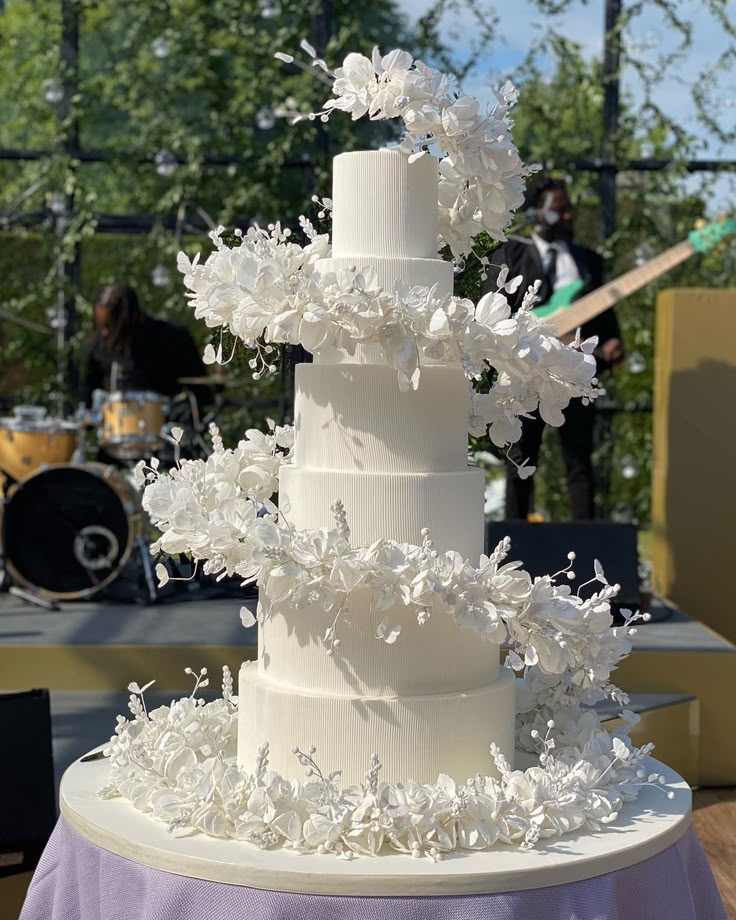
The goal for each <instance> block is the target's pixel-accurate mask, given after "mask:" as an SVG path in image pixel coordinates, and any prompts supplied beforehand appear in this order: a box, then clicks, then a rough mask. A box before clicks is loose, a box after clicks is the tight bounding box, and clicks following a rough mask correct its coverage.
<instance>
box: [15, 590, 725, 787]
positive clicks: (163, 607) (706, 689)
mask: <svg viewBox="0 0 736 920" xmlns="http://www.w3.org/2000/svg"><path fill="white" fill-rule="evenodd" d="M243 603H245V604H246V605H247V606H248V607H249V608H251V609H253V610H254V609H255V604H256V602H255V600H254V599H252V598H251V599H248V600H245V601H243V600H241V599H240V598H238V597H233V596H229V597H219V598H210V599H207V598H205V597H200V596H196V595H192V599H191V600H190V599H186V600H174V601H167V602H166V603H162V604H158V605H154V606H150V607H141V606H138V605H135V604H129V605H122V604H110V603H100V602H94V601H90V602H86V603H69V604H64V605H62V608H61V610H59V611H46V610H39V609H37V608H34V607H31V606H29V605H27V604H26V603H24V602H22V601H20V600H19V599H18V598H16V597H13V596H12V595H8V594H0V692H2V691H7V690H19V689H28V688H30V687H48V688H49V690H50V691H51V700H52V710H53V721H54V728H53V730H54V739H55V753H56V757H57V769H59V770H62V769H63V768H64V766H65V765H66V764H67V763H70V762H71V761H72V760H73V759H74V758H75V757H76V756H78V755H79V753H80V752H82V751H84V750H87V749H89V748H90V747H93V746H94V745H95V744H99V743H100V740H101V739H102V740H104V738H105V737H106V736H108V735H109V733H110V732H111V731H112V726H113V725H114V722H115V716H116V715H117V714H118V713H121V712H124V711H125V706H126V697H127V693H126V687H127V685H128V683H129V682H130V681H131V680H136V681H138V682H139V683H143V682H146V681H148V680H151V679H154V678H155V679H156V688H155V689H156V691H158V693H157V695H156V697H155V702H156V703H160V702H162V701H164V700H167V698H168V697H170V696H171V695H172V694H173V695H181V693H182V692H183V691H186V690H188V689H189V687H190V682H189V678H188V677H187V676H186V675H185V674H184V668H185V667H191V668H195V669H199V668H201V667H207V668H208V669H209V670H210V673H211V675H212V678H213V680H212V683H213V687H214V686H216V682H217V681H218V675H219V673H220V671H221V668H222V666H223V664H227V665H229V667H230V668H231V670H232V671H233V673H234V674H237V671H238V669H239V667H240V664H241V662H242V661H243V660H246V659H253V658H254V657H255V654H256V629H255V628H251V629H247V630H246V629H244V628H243V627H242V625H241V623H240V617H239V609H240V607H241V606H242V605H243ZM665 611H666V612H668V613H670V614H671V615H670V616H669V618H668V619H665V620H662V621H661V622H653V623H649V624H645V625H640V627H639V629H638V633H637V635H636V636H635V637H634V639H633V646H634V649H633V652H632V654H631V655H630V656H629V658H627V659H626V660H625V661H624V662H623V663H622V666H621V667H620V669H619V670H618V671H617V672H616V674H615V676H614V679H615V681H616V682H617V683H618V684H619V685H620V686H622V687H623V688H624V689H625V690H626V691H627V692H629V693H630V694H632V695H633V696H632V705H631V708H632V709H634V710H635V711H638V712H639V713H640V714H641V716H642V721H641V723H640V724H639V725H638V726H637V729H636V730H635V732H634V739H635V740H636V741H637V743H643V742H644V741H647V740H653V741H654V742H655V743H656V745H657V749H656V750H657V757H658V758H659V759H661V760H663V761H665V762H667V763H669V764H670V765H671V766H672V767H673V768H674V769H676V770H677V771H678V772H679V773H680V774H681V775H682V776H684V777H685V778H686V779H687V780H688V782H690V783H691V784H692V785H708V786H724V785H731V784H736V734H734V733H733V732H732V731H731V730H730V726H731V725H732V709H731V707H732V701H733V699H734V698H736V647H734V646H733V645H732V644H731V643H730V642H728V641H727V640H725V639H724V638H723V637H721V636H719V635H718V634H717V633H715V632H714V631H713V630H711V629H709V628H708V627H706V626H704V625H703V624H702V623H699V622H697V621H696V620H694V619H692V618H691V617H689V616H687V614H686V613H684V612H683V611H680V610H677V609H674V608H671V607H668V606H667V605H666V604H665V603H664V602H663V601H660V600H655V601H654V604H653V612H654V613H655V614H657V613H661V612H665ZM161 691H163V692H161ZM159 693H160V696H159V695H158V694H159ZM609 714H610V715H611V717H612V721H611V723H610V724H611V725H615V724H616V722H615V711H613V710H609Z"/></svg>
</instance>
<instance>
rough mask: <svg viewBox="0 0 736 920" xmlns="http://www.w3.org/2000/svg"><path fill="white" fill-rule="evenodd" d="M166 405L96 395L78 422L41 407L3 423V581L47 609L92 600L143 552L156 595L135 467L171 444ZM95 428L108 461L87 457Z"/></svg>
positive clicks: (146, 581) (147, 588)
mask: <svg viewBox="0 0 736 920" xmlns="http://www.w3.org/2000/svg"><path fill="white" fill-rule="evenodd" d="M168 408H169V403H168V400H167V399H166V398H165V397H163V396H161V395H159V394H158V393H151V392H145V391H131V390H126V391H118V392H113V393H103V392H102V391H96V393H95V400H94V403H93V408H92V411H91V412H88V411H86V410H84V411H80V412H78V413H77V415H76V416H75V417H74V418H73V419H72V420H67V419H59V418H49V417H47V414H46V410H45V409H44V408H42V407H39V406H16V407H15V408H14V410H13V413H12V415H10V416H8V417H4V418H3V417H0V480H2V494H3V501H2V512H1V517H0V577H1V578H2V580H3V581H4V582H5V583H6V586H9V590H11V591H12V592H13V593H14V594H17V595H19V596H21V597H23V598H25V599H26V600H29V601H31V602H33V603H37V604H39V605H40V606H43V607H54V606H55V603H54V602H55V601H59V600H83V599H87V598H90V597H92V596H93V595H96V594H98V592H100V591H102V590H103V589H105V588H107V587H108V586H110V585H111V584H112V583H113V582H114V581H115V580H116V579H117V578H118V577H119V576H120V574H121V573H122V571H123V569H124V568H125V566H126V565H127V564H128V562H129V560H130V559H131V556H132V554H133V552H134V551H137V552H138V554H139V556H140V560H141V563H142V569H143V585H144V592H145V600H146V601H147V602H148V603H153V602H154V601H155V600H156V599H157V594H156V587H155V583H154V579H153V573H152V568H151V561H150V553H149V543H148V540H147V539H146V538H147V533H148V530H149V525H148V522H147V520H146V516H145V514H144V512H143V509H142V507H141V502H140V496H139V493H138V490H137V488H136V487H135V485H134V483H133V479H132V467H133V466H134V465H135V463H136V462H137V461H138V460H141V459H143V458H149V457H150V456H151V455H152V454H153V453H155V452H156V451H159V450H160V449H162V448H164V447H165V446H167V444H171V443H172V439H171V436H170V433H169V426H167V424H166V417H167V412H168ZM90 429H91V430H92V431H93V433H94V434H95V435H96V441H97V445H98V447H99V448H100V449H101V451H103V452H104V454H103V456H104V457H105V459H107V460H109V462H106V463H101V462H97V461H90V460H88V459H87V453H88V447H87V441H88V437H87V433H88V431H89V430H90ZM191 440H193V439H191ZM200 440H202V443H203V444H204V440H203V439H200Z"/></svg>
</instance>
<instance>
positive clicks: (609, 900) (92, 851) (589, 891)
mask: <svg viewBox="0 0 736 920" xmlns="http://www.w3.org/2000/svg"><path fill="white" fill-rule="evenodd" d="M20 920H726V913H725V910H724V908H723V905H722V903H721V899H720V897H719V894H718V890H717V888H716V885H715V882H714V880H713V876H712V874H711V871H710V867H709V866H708V863H707V861H706V858H705V855H704V853H703V850H702V849H701V847H700V843H699V842H698V839H697V837H696V836H695V832H694V831H693V830H692V829H691V830H689V831H688V832H687V834H685V836H684V837H683V838H682V839H681V840H680V841H679V842H678V843H676V844H675V845H674V846H671V847H670V848H669V849H667V850H664V851H663V852H662V853H660V854H658V855H657V856H653V857H652V858H651V859H647V860H645V861H644V862H641V863H638V864H637V865H634V866H630V867H628V868H626V869H621V870H620V871H618V872H611V873H609V874H607V875H601V876H598V877H596V878H592V879H588V880H586V881H581V882H573V883H571V884H569V885H557V886H554V887H551V888H538V889H536V890H533V891H518V892H506V893H503V894H488V895H467V896H447V897H425V898H421V897H407V898H393V897H391V898H387V897H383V898H381V897H375V898H371V897H326V896H321V895H299V894H288V893H283V892H278V891H261V890H259V889H257V888H243V887H241V886H237V885H223V884H218V883H217V882H205V881H201V880H199V879H193V878H185V877H183V876H178V875H171V874H170V873H167V872H161V871H160V870H158V869H151V868H149V867H147V866H142V865H139V864H138V863H135V862H131V861H130V860H127V859H123V858H122V857H120V856H116V855H114V854H113V853H109V852H108V851H107V850H103V849H101V848H100V847H98V846H96V845H94V844H92V843H90V842H89V841H87V840H86V839H85V838H83V837H82V836H80V835H79V834H77V833H76V832H75V831H73V830H71V828H69V827H68V826H67V825H66V824H65V823H64V822H63V820H62V821H59V823H58V825H57V827H56V830H55V831H54V833H53V835H52V837H51V839H50V840H49V843H48V846H47V847H46V851H45V853H44V854H43V857H42V858H41V862H40V863H39V866H38V869H37V870H36V874H35V875H34V877H33V881H32V883H31V887H30V890H29V892H28V897H27V899H26V903H25V906H24V908H23V911H22V913H21V917H20Z"/></svg>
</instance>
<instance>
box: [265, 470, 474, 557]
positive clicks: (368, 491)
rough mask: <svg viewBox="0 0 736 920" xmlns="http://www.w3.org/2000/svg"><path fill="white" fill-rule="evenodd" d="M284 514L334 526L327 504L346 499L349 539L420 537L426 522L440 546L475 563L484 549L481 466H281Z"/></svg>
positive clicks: (298, 521) (302, 523)
mask: <svg viewBox="0 0 736 920" xmlns="http://www.w3.org/2000/svg"><path fill="white" fill-rule="evenodd" d="M280 488H281V496H282V503H283V501H284V499H285V500H286V502H287V507H288V509H289V510H288V512H287V519H288V520H289V522H290V523H292V524H294V525H295V526H296V527H298V528H299V529H305V528H310V529H311V528H314V527H333V526H334V523H335V521H334V515H333V514H332V512H331V511H330V506H331V505H332V504H333V502H334V501H335V499H337V498H339V499H341V500H342V502H343V504H344V505H345V509H346V511H347V516H348V524H349V525H350V536H351V543H352V544H353V545H354V546H368V545H370V544H371V543H373V542H375V541H376V540H378V539H380V538H381V537H384V538H385V539H387V540H397V541H399V542H400V543H421V541H422V538H421V531H422V528H423V527H428V528H429V530H430V536H431V538H432V540H433V542H434V545H435V547H436V548H437V549H439V550H443V551H446V550H450V549H452V550H455V551H456V552H458V553H461V554H462V555H463V556H465V557H466V558H467V559H470V561H471V562H472V564H473V565H477V564H478V560H479V559H480V554H481V552H482V551H483V523H484V519H483V471H482V470H474V469H468V468H467V467H466V468H465V470H463V472H461V473H363V472H360V471H357V470H350V471H346V472H343V471H342V470H319V469H304V468H301V467H293V466H287V467H282V469H281V487H280Z"/></svg>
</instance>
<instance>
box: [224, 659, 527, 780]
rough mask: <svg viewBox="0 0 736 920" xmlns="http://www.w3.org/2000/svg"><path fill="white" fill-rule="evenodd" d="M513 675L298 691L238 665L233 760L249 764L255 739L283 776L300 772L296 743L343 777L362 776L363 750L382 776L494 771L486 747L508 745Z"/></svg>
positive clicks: (508, 750) (461, 776)
mask: <svg viewBox="0 0 736 920" xmlns="http://www.w3.org/2000/svg"><path fill="white" fill-rule="evenodd" d="M457 664H458V665H460V662H458V663H457ZM514 695H515V682H514V676H513V674H512V673H511V672H510V671H507V670H503V671H502V672H501V674H500V676H499V678H498V680H496V681H494V682H493V683H492V684H490V685H489V686H486V687H481V688H479V689H477V690H472V691H467V692H464V693H448V694H440V695H434V696H415V697H386V696H384V697H354V696H352V697H345V696H337V695H331V694H322V695H321V694H319V693H314V692H311V693H309V692H306V691H297V690H295V689H294V688H293V687H284V686H282V685H280V684H276V683H273V682H272V681H270V680H267V679H266V678H264V677H263V675H261V674H259V673H258V669H257V667H256V665H254V664H244V665H243V666H242V668H241V670H240V701H239V709H240V715H239V725H238V763H240V764H242V765H243V766H245V767H246V768H248V769H251V770H252V769H253V765H254V764H255V759H256V753H257V750H258V748H259V747H260V745H262V744H263V743H264V742H266V741H267V742H268V743H269V746H270V754H269V763H270V766H271V767H272V769H274V770H276V771H278V772H279V773H281V774H282V775H283V776H291V777H299V776H301V775H302V772H303V768H301V767H300V766H299V764H298V762H297V760H296V757H295V756H294V754H293V753H292V749H293V748H294V747H295V746H298V747H300V748H301V749H302V750H303V751H309V749H310V747H312V746H313V745H314V746H315V747H316V748H317V754H316V760H317V762H318V764H319V765H320V768H321V769H322V771H323V772H324V773H325V774H327V773H328V772H330V771H332V770H342V771H343V774H342V779H343V782H344V783H347V784H354V783H361V782H363V781H364V777H365V773H366V771H367V769H368V765H369V762H370V756H371V754H373V753H374V752H375V753H377V754H378V755H379V757H380V758H381V763H382V764H383V769H382V771H381V779H382V780H388V781H392V782H401V781H406V780H411V779H413V780H415V781H416V782H418V783H425V782H434V781H435V780H436V779H437V776H438V775H439V774H440V773H447V774H449V775H450V776H452V777H453V778H454V779H455V780H458V781H461V782H463V781H465V780H466V779H467V778H468V777H470V776H474V775H475V774H476V773H482V774H493V773H494V767H493V762H492V761H491V758H490V755H489V752H488V747H489V745H490V744H491V742H495V743H496V744H498V745H499V747H500V748H501V750H502V751H503V752H504V753H505V755H506V756H507V758H508V759H509V761H510V762H511V763H513V751H514V709H515V707H514Z"/></svg>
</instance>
